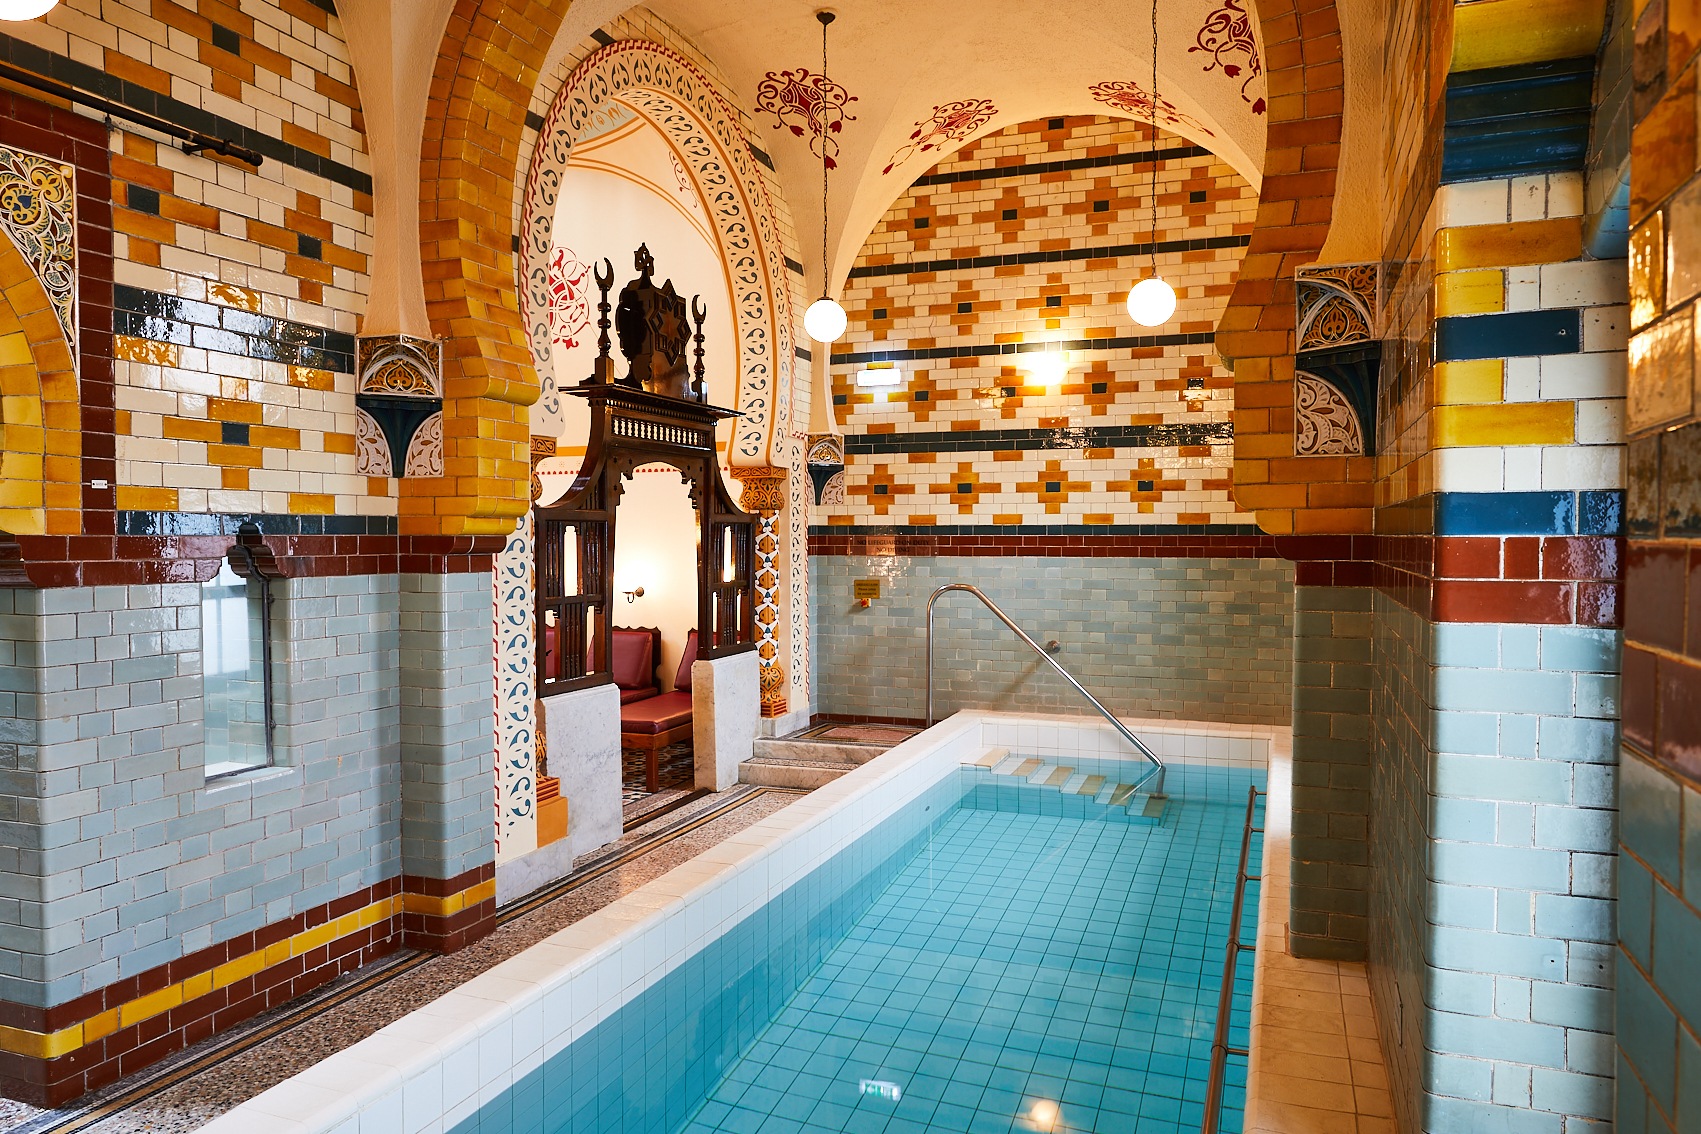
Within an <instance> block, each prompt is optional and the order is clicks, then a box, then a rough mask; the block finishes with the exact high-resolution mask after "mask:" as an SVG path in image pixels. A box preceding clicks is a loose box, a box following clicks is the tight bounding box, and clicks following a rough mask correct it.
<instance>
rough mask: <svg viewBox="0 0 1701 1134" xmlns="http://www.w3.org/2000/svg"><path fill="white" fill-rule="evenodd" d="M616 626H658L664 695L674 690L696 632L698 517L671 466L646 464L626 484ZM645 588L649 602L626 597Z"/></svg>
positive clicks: (619, 521) (617, 547)
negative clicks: (690, 637)
mask: <svg viewBox="0 0 1701 1134" xmlns="http://www.w3.org/2000/svg"><path fill="white" fill-rule="evenodd" d="M615 525H616V528H615V539H614V589H615V592H616V595H615V598H614V606H613V608H612V610H611V613H612V615H613V619H614V625H616V626H654V627H656V628H658V629H659V630H661V632H662V656H661V665H660V667H659V673H658V674H657V676H658V677H659V678H660V679H661V689H662V692H664V693H665V692H667V691H668V690H670V689H672V688H673V677H674V674H675V673H677V672H678V670H679V658H680V655H681V654H682V653H683V652H684V651H685V637H686V635H687V634H689V633H690V632H691V631H692V630H694V629H696V627H697V512H696V509H694V508H692V507H691V490H690V489H689V488H687V487H686V485H685V482H684V481H683V480H681V479H680V477H679V472H678V471H677V470H676V469H673V468H670V467H669V466H667V465H646V466H645V467H644V468H642V469H639V470H638V472H637V473H636V475H634V476H633V477H632V479H631V480H629V481H627V482H626V491H625V492H623V493H621V496H620V509H619V511H618V512H616V513H615ZM634 587H643V588H644V597H643V598H640V599H634V600H633V601H632V602H627V601H626V597H625V595H624V594H622V593H620V592H624V591H629V590H631V589H633V588H634Z"/></svg>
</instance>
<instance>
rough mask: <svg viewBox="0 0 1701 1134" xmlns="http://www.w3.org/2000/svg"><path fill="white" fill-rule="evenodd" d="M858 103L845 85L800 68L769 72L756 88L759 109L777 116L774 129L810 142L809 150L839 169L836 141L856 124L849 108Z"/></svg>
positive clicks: (830, 165) (833, 167) (829, 165)
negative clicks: (852, 123)
mask: <svg viewBox="0 0 1701 1134" xmlns="http://www.w3.org/2000/svg"><path fill="white" fill-rule="evenodd" d="M855 101H857V98H856V96H855V95H853V94H851V93H850V91H848V90H846V89H845V88H844V86H843V85H841V84H839V83H836V82H834V81H833V80H832V79H829V78H828V77H827V76H825V75H819V74H816V73H814V72H812V71H810V70H809V69H808V68H807V67H799V68H798V69H797V70H795V71H769V72H768V74H767V76H766V77H764V78H763V80H762V82H761V83H760V84H759V85H758V86H757V87H756V109H757V110H760V111H764V112H766V113H768V114H772V115H773V116H774V119H775V121H774V129H776V130H778V129H779V128H780V127H782V126H784V127H786V128H788V129H789V130H791V132H792V133H793V134H795V135H797V136H798V137H799V138H803V137H807V138H808V139H809V149H810V152H811V153H813V154H814V155H815V156H816V157H818V158H822V159H823V160H825V161H826V163H827V168H828V169H837V168H838V167H839V163H838V161H837V160H836V159H837V157H838V154H839V142H838V139H836V138H834V137H833V135H834V134H838V133H840V132H841V131H843V130H844V128H845V123H846V122H855V121H856V115H854V114H851V113H850V112H849V110H848V109H847V108H848V107H849V106H850V104H851V103H853V102H855Z"/></svg>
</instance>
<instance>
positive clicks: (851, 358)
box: [829, 331, 1217, 396]
mask: <svg viewBox="0 0 1701 1134" xmlns="http://www.w3.org/2000/svg"><path fill="white" fill-rule="evenodd" d="M1216 341H1217V336H1216V335H1215V334H1213V333H1212V332H1210V331H1199V332H1195V333H1193V334H1186V335H1125V336H1121V337H1118V338H1114V339H1064V340H1063V341H1061V342H1051V343H976V344H973V345H969V346H952V347H929V348H926V349H923V350H874V351H867V352H864V353H862V354H835V355H832V356H831V358H830V359H829V361H830V362H831V363H832V364H833V365H834V366H849V365H855V364H857V363H862V362H921V361H923V360H926V359H931V358H981V357H986V356H1005V355H1015V354H1040V353H1044V352H1046V351H1053V350H1133V349H1136V348H1140V347H1155V346H1203V345H1208V344H1210V343H1214V342H1216ZM1012 388H1013V387H1012ZM1007 396H1008V395H1007Z"/></svg>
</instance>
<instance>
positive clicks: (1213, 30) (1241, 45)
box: [1187, 0, 1264, 114]
mask: <svg viewBox="0 0 1701 1134" xmlns="http://www.w3.org/2000/svg"><path fill="white" fill-rule="evenodd" d="M1242 2H1243V0H1223V6H1222V7H1220V8H1218V9H1217V10H1216V11H1214V12H1212V13H1211V14H1210V15H1209V16H1206V17H1205V23H1204V25H1203V26H1202V27H1201V28H1200V29H1199V34H1198V36H1196V37H1195V46H1193V47H1189V48H1188V49H1187V51H1188V54H1192V53H1193V52H1195V51H1204V52H1207V53H1208V54H1209V55H1210V56H1211V61H1210V62H1209V63H1208V64H1206V65H1205V70H1206V71H1215V70H1217V69H1218V68H1221V69H1222V72H1223V74H1224V75H1227V76H1228V77H1229V78H1231V79H1238V78H1240V74H1241V72H1242V71H1245V72H1246V78H1245V79H1243V80H1241V84H1240V97H1241V98H1242V99H1245V100H1246V101H1247V102H1249V103H1251V104H1252V113H1254V114H1263V113H1264V100H1263V99H1261V98H1259V99H1254V98H1253V97H1252V96H1251V95H1250V94H1248V93H1247V91H1246V88H1247V87H1249V86H1251V85H1252V80H1254V79H1256V78H1257V77H1258V76H1259V75H1262V74H1263V73H1264V67H1263V64H1261V63H1260V62H1259V61H1258V41H1257V39H1255V38H1254V37H1253V35H1252V17H1251V16H1249V15H1247V14H1246V10H1245V9H1243V8H1242V7H1241V6H1240V5H1241V3H1242ZM1235 55H1240V56H1242V57H1244V59H1245V65H1244V66H1242V65H1241V64H1239V63H1234V62H1230V60H1229V59H1225V58H1224V56H1228V57H1230V58H1232V57H1233V56H1235Z"/></svg>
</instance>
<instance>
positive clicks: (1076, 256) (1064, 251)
mask: <svg viewBox="0 0 1701 1134" xmlns="http://www.w3.org/2000/svg"><path fill="white" fill-rule="evenodd" d="M926 219H927V218H926V217H919V218H917V220H916V227H918V228H926V227H927V226H926V225H925V224H923V223H922V221H925V220H926ZM1250 243H1252V237H1250V236H1209V237H1202V238H1200V239H1197V240H1160V241H1158V242H1157V244H1156V245H1155V246H1154V245H1153V244H1152V242H1151V241H1149V240H1148V241H1146V242H1145V243H1144V244H1103V245H1099V246H1098V247H1095V248H1058V249H1054V250H1052V251H1049V252H1013V253H1010V254H1009V255H1004V256H967V257H963V258H962V259H957V260H912V261H910V262H909V263H905V264H864V265H863V266H862V267H860V268H852V269H851V271H850V278H851V279H853V280H854V279H868V278H870V277H874V276H909V275H914V274H916V273H918V272H966V271H978V270H982V269H985V268H1008V267H1014V266H1016V265H1019V264H1063V263H1071V262H1074V261H1079V260H1103V259H1110V258H1113V257H1118V256H1150V255H1151V254H1152V252H1153V251H1154V250H1156V251H1158V252H1202V251H1207V250H1210V249H1213V248H1245V247H1246V246H1247V245H1248V244H1250Z"/></svg>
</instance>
